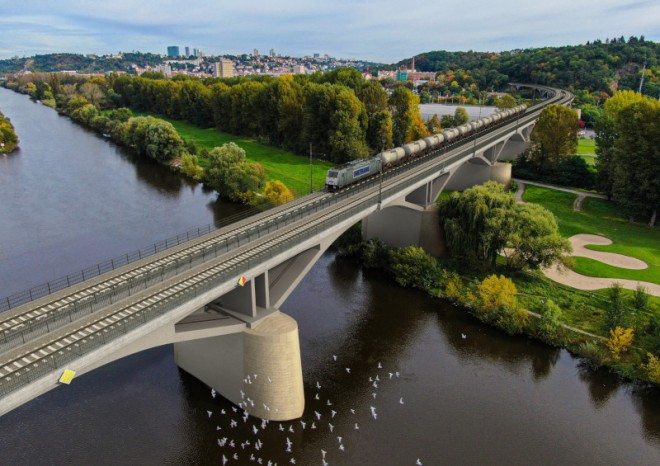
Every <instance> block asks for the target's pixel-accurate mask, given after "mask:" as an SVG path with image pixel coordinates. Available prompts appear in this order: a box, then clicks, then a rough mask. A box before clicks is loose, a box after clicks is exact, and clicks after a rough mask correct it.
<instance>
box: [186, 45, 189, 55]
mask: <svg viewBox="0 0 660 466" xmlns="http://www.w3.org/2000/svg"><path fill="white" fill-rule="evenodd" d="M189 56H190V47H186V57H189Z"/></svg>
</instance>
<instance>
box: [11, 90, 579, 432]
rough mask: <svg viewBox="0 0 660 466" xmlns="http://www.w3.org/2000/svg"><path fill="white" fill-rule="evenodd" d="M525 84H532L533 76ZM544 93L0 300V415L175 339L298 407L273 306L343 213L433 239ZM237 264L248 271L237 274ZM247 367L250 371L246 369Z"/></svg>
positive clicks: (265, 403) (197, 364) (515, 145)
mask: <svg viewBox="0 0 660 466" xmlns="http://www.w3.org/2000/svg"><path fill="white" fill-rule="evenodd" d="M529 87H532V86H529ZM533 87H534V88H535V89H537V90H538V91H541V93H544V94H545V97H546V98H545V100H543V102H542V103H541V104H538V105H535V106H533V107H531V108H530V109H528V110H527V112H526V113H525V114H523V115H521V116H520V117H518V119H516V120H510V121H508V122H505V123H501V124H500V125H499V126H497V127H494V128H490V129H486V130H484V131H482V132H479V133H478V134H477V135H476V136H470V137H469V138H467V139H463V140H461V141H458V142H456V143H454V144H453V145H451V146H450V147H447V148H442V149H439V150H436V151H434V152H432V153H430V154H428V155H426V156H424V157H420V158H417V159H415V160H414V161H411V162H409V163H408V164H406V165H404V166H401V167H398V168H396V169H393V170H390V171H388V172H386V173H384V174H382V175H379V176H376V177H372V178H370V179H367V180H365V181H363V182H361V183H359V184H357V185H353V186H350V187H348V188H346V189H344V190H342V191H340V192H338V193H326V192H316V193H313V194H310V195H308V196H305V197H303V198H300V199H297V200H296V201H294V202H291V203H288V204H286V205H284V206H280V207H277V208H275V209H271V210H268V211H266V212H263V213H261V214H258V215H255V216H253V217H250V218H248V219H244V220H242V221H239V222H237V223H234V224H232V225H229V226H227V227H224V228H221V229H218V230H215V231H213V232H211V233H208V234H206V235H203V236H201V237H199V238H196V239H194V240H191V241H187V242H184V243H182V244H180V245H178V246H175V247H172V248H169V249H166V250H164V251H161V252H158V253H156V254H153V255H151V256H149V257H146V258H143V259H140V260H137V261H135V262H133V263H130V264H128V265H125V266H123V267H119V268H116V269H114V270H111V271H109V272H106V273H102V274H99V275H98V276H97V277H95V278H93V279H89V280H86V281H83V282H81V283H78V284H76V285H74V286H70V287H66V288H64V289H61V290H59V291H56V292H54V293H49V294H47V295H45V296H42V297H40V298H38V299H34V300H31V301H29V302H27V303H24V304H21V305H19V306H17V307H12V308H11V309H9V310H6V311H5V312H2V313H1V314H0V415H1V414H4V413H6V412H8V411H10V410H11V409H13V408H15V407H17V406H20V405H21V404H23V403H25V402H27V401H29V400H31V399H33V398H34V397H36V396H38V395H40V394H42V393H45V392H46V391H48V390H51V389H53V388H55V387H57V386H58V385H59V384H60V382H59V379H60V376H61V375H62V373H63V371H64V370H65V369H71V370H75V371H76V375H81V374H84V373H86V372H89V371H91V370H93V369H95V368H97V367H100V366H102V365H104V364H107V363H110V362H112V361H115V360H117V359H119V358H122V357H124V356H127V355H130V354H133V353H136V352H138V351H142V350H145V349H148V348H151V347H155V346H159V345H164V344H170V343H171V344H173V346H174V354H175V359H176V363H177V364H178V365H179V367H181V368H182V369H184V370H185V371H187V372H189V373H190V374H192V375H194V376H195V377H197V378H199V379H200V380H202V381H203V382H204V383H206V384H207V385H209V386H210V387H213V388H214V389H215V390H216V391H218V392H219V393H220V394H222V395H223V396H224V397H226V398H227V399H229V400H230V401H232V402H234V403H236V404H239V403H246V404H244V405H242V406H246V408H247V410H248V412H249V413H250V414H251V415H254V416H257V417H260V418H264V419H270V420H289V419H295V418H298V417H300V416H301V415H302V414H303V411H304V393H303V380H302V367H301V360H300V349H299V340H298V326H297V323H296V322H295V320H294V319H293V318H291V317H289V316H287V315H286V314H284V313H282V312H280V311H279V309H280V307H281V306H282V304H283V303H284V301H285V300H286V299H287V297H288V296H289V295H290V293H291V292H292V291H293V290H294V289H295V287H296V286H297V285H298V283H300V281H301V280H302V279H303V277H304V276H305V274H306V273H307V272H308V271H309V270H310V268H311V267H312V266H313V265H314V263H315V262H316V261H317V260H318V259H319V258H320V257H321V255H322V254H323V253H324V252H325V251H326V250H327V249H328V247H329V246H330V245H331V244H332V243H333V242H334V240H335V239H337V237H339V236H340V235H341V234H342V233H343V232H344V231H346V230H347V229H348V228H349V227H350V226H352V225H354V224H355V223H357V222H358V221H360V220H362V221H363V234H364V236H365V237H366V238H372V237H379V238H381V239H383V240H384V241H385V242H387V243H388V244H390V245H393V246H405V245H409V244H419V245H421V246H423V247H425V248H426V249H427V250H428V251H429V252H431V253H434V254H439V253H441V249H442V245H441V244H440V243H439V238H440V231H439V228H440V227H439V224H438V220H437V215H436V213H435V205H434V201H435V199H436V198H437V197H438V195H439V194H440V192H441V191H442V190H443V189H465V188H468V187H471V186H473V185H475V184H479V183H483V182H485V181H487V180H491V179H494V180H498V181H501V182H507V181H508V180H509V179H510V176H511V168H510V167H511V166H510V164H505V163H501V161H506V160H510V159H513V158H515V157H516V156H517V155H519V154H520V153H521V152H522V151H523V149H524V148H525V146H526V144H527V143H528V142H529V136H530V133H531V130H532V128H533V127H534V124H535V122H536V120H537V118H538V116H539V113H540V111H541V110H542V109H543V108H544V107H545V106H546V105H549V104H551V103H558V104H564V105H566V104H570V102H571V101H572V95H571V94H570V93H568V92H565V91H562V90H559V89H552V88H547V87H541V86H533ZM241 277H244V278H245V283H244V284H243V285H240V284H239V281H242V280H241ZM255 374H256V376H255Z"/></svg>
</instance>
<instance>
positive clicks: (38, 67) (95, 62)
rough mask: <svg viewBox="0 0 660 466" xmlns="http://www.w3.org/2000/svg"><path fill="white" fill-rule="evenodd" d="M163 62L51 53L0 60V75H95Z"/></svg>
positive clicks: (147, 56)
mask: <svg viewBox="0 0 660 466" xmlns="http://www.w3.org/2000/svg"><path fill="white" fill-rule="evenodd" d="M162 62H163V59H162V58H161V57H160V56H159V55H155V54H153V53H139V52H136V53H124V54H122V55H121V58H119V57H114V58H113V57H112V56H95V55H78V54H74V53H51V54H47V55H35V56H34V57H27V58H11V59H8V60H0V73H16V72H19V71H21V70H28V71H33V72H36V71H45V72H57V71H69V70H75V71H79V72H81V73H97V72H105V71H122V70H123V71H126V70H128V69H130V68H131V65H132V64H136V65H137V66H140V67H144V66H146V65H158V64H160V63H162Z"/></svg>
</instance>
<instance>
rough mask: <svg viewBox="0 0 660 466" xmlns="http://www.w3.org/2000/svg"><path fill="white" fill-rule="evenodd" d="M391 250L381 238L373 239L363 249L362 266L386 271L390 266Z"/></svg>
mask: <svg viewBox="0 0 660 466" xmlns="http://www.w3.org/2000/svg"><path fill="white" fill-rule="evenodd" d="M388 259H389V248H388V247H387V244H385V242H384V241H383V240H381V239H379V238H371V239H370V240H369V241H367V242H366V243H364V246H363V247H362V265H364V266H365V267H366V268H368V269H384V268H386V267H387V265H388Z"/></svg>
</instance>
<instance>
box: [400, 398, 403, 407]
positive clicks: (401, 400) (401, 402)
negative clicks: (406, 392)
mask: <svg viewBox="0 0 660 466" xmlns="http://www.w3.org/2000/svg"><path fill="white" fill-rule="evenodd" d="M399 404H401V405H402V404H403V397H401V398H399Z"/></svg>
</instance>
